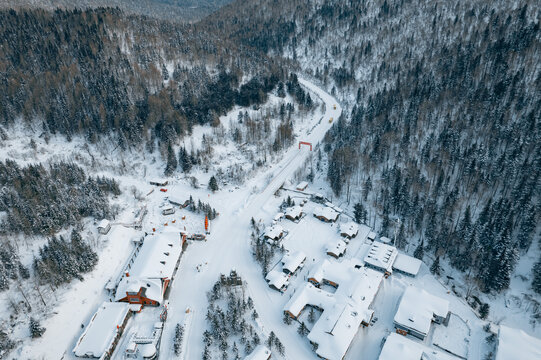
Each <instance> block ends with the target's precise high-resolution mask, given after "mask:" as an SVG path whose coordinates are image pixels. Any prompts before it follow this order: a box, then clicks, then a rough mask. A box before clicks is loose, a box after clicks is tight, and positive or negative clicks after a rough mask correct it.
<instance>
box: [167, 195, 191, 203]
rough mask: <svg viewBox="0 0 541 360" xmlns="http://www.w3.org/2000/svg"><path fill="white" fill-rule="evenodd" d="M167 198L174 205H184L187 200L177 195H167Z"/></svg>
mask: <svg viewBox="0 0 541 360" xmlns="http://www.w3.org/2000/svg"><path fill="white" fill-rule="evenodd" d="M167 200H168V201H169V202H170V203H171V204H173V205H182V204H184V203H185V202H186V200H183V199H182V198H180V197H178V196H175V195H169V196H168V197H167Z"/></svg>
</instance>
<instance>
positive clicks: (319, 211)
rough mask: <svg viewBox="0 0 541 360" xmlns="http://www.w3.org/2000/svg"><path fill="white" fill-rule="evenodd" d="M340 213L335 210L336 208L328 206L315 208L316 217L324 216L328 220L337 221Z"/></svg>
mask: <svg viewBox="0 0 541 360" xmlns="http://www.w3.org/2000/svg"><path fill="white" fill-rule="evenodd" d="M338 215H339V213H338V212H337V211H335V210H334V209H331V208H330V207H328V206H325V207H323V206H316V207H315V208H314V216H315V217H323V218H325V219H327V220H331V221H336V219H337V218H338Z"/></svg>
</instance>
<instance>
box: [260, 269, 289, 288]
mask: <svg viewBox="0 0 541 360" xmlns="http://www.w3.org/2000/svg"><path fill="white" fill-rule="evenodd" d="M288 279H289V277H288V276H287V275H286V274H285V273H283V272H282V271H278V270H271V271H269V273H268V274H267V276H266V277H265V280H267V282H268V283H269V285H272V286H274V287H275V288H276V289H278V290H280V289H281V288H282V287H283V286H285V285H287V284H288Z"/></svg>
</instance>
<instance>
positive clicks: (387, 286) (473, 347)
mask: <svg viewBox="0 0 541 360" xmlns="http://www.w3.org/2000/svg"><path fill="white" fill-rule="evenodd" d="M299 81H300V82H301V84H302V85H303V86H305V87H306V88H307V89H308V90H309V91H311V92H312V93H313V94H314V95H316V96H317V97H319V98H320V99H321V101H322V102H323V103H324V104H325V107H324V110H323V109H322V108H318V109H317V110H316V111H314V112H313V113H312V114H311V115H310V116H309V117H308V118H306V119H304V120H302V121H299V122H298V123H297V124H296V127H295V133H296V134H297V138H296V140H297V141H306V142H311V143H312V144H313V145H314V146H316V145H317V144H318V143H319V142H320V141H321V140H322V139H323V137H324V135H325V133H326V132H327V130H328V129H329V128H330V127H331V125H332V124H331V123H330V122H329V121H328V120H329V119H330V118H331V117H333V118H334V119H337V118H338V117H339V115H340V113H341V108H340V105H339V104H338V103H337V102H336V100H335V99H334V98H333V97H332V96H330V95H329V94H327V93H326V92H324V91H323V90H321V89H320V88H318V87H317V86H316V85H314V84H313V83H311V82H309V81H307V80H303V79H299ZM272 101H274V100H272ZM335 105H336V106H335ZM241 110H242V109H238V108H237V109H235V110H234V111H232V112H230V113H229V114H228V115H227V116H226V117H224V118H222V123H223V124H224V129H223V131H228V126H230V125H229V124H231V123H232V121H234V119H235V117H236V116H237V114H238V112H239V111H241ZM242 111H243V110H242ZM216 131H222V130H220V129H218V130H217V129H213V128H210V127H200V128H196V129H195V131H194V134H193V139H194V140H189V141H187V142H189V143H186V144H185V145H186V147H187V148H189V149H191V148H192V147H194V148H197V146H199V144H200V142H201V141H200V139H201V138H202V137H203V135H204V134H210V133H212V132H216ZM10 141H11V142H13V143H8V144H7V145H6V144H3V146H5V148H8V149H10V150H8V151H5V152H0V154H1V155H0V160H4V159H5V158H13V159H15V160H17V161H20V162H22V163H24V162H31V161H47V160H53V159H55V158H66V159H70V160H74V161H76V162H78V163H82V164H84V165H86V166H85V167H86V168H87V169H88V170H92V169H95V171H96V172H97V173H98V174H100V175H101V174H105V175H110V174H124V175H120V176H117V175H115V178H117V179H118V180H119V182H120V184H121V186H122V189H123V194H122V195H121V197H120V198H119V199H116V200H115V201H116V202H117V203H118V205H119V207H120V208H121V209H122V211H121V213H120V215H119V216H118V217H117V219H115V220H114V223H117V225H114V226H113V228H112V230H111V232H109V234H107V235H106V236H102V237H98V236H97V235H96V232H95V229H94V225H93V223H92V221H90V220H87V221H86V222H85V226H86V229H87V232H88V233H89V234H90V235H92V236H93V237H94V238H95V242H96V248H97V249H98V250H99V263H98V265H97V266H96V268H95V269H94V270H93V271H92V272H91V273H89V274H87V275H86V276H85V279H84V281H83V282H81V281H78V280H75V281H74V282H73V283H72V284H71V285H69V286H67V287H66V288H64V289H58V290H57V291H56V292H55V293H52V294H51V296H57V297H58V298H57V299H56V300H55V301H52V305H53V306H52V309H50V311H49V314H48V317H47V319H46V320H45V321H43V323H42V325H43V326H44V327H45V328H47V331H46V332H45V333H44V334H43V337H41V338H39V339H35V340H30V339H27V340H24V341H23V342H22V343H21V344H19V346H18V348H17V349H16V350H15V351H14V352H13V353H12V354H11V357H12V358H17V359H39V358H46V359H61V358H64V359H70V358H73V355H72V353H71V351H72V349H73V346H74V344H75V341H76V340H77V338H78V337H79V336H80V334H81V331H82V329H81V325H83V324H87V323H88V320H89V318H90V317H91V316H92V314H93V313H94V312H95V310H96V308H97V307H98V305H99V304H100V303H101V302H103V301H108V300H109V295H108V294H107V292H106V291H105V290H104V286H105V284H106V283H107V282H108V280H109V279H114V278H115V277H116V276H118V274H120V273H121V272H122V270H123V268H124V265H125V263H126V261H127V259H128V257H129V256H130V253H131V251H132V249H133V247H134V244H133V242H132V241H131V240H132V239H134V238H136V239H137V238H140V237H141V236H142V235H143V234H144V231H152V229H155V231H156V232H160V231H163V230H164V229H165V228H166V227H168V228H170V227H172V226H174V227H176V228H178V229H181V230H184V228H185V229H186V230H187V231H189V232H201V231H202V229H203V215H201V214H194V213H191V212H189V211H188V210H185V209H183V210H179V209H177V211H176V213H175V214H173V215H162V214H161V209H162V208H163V206H164V205H165V204H166V200H165V197H166V196H175V197H178V198H181V199H187V198H189V196H190V195H192V196H193V198H194V200H195V201H196V202H197V200H198V199H200V200H201V201H203V202H205V203H209V204H210V205H211V206H212V207H213V208H215V209H216V210H217V212H218V213H219V216H218V217H217V218H216V219H215V220H213V221H212V222H211V224H210V232H211V234H210V235H209V236H208V237H207V241H202V242H190V243H189V245H188V247H187V250H186V251H185V252H184V253H183V255H182V258H181V262H180V267H179V269H178V272H177V274H176V277H175V279H174V281H173V282H172V284H171V288H170V291H169V304H168V318H167V321H166V323H165V327H164V329H163V337H162V341H161V350H160V358H161V359H169V358H172V357H173V352H172V349H173V339H174V333H175V326H176V325H177V324H178V323H180V324H184V326H185V332H184V342H183V347H182V357H183V358H185V359H198V358H201V354H202V352H203V343H202V338H203V336H202V334H203V332H204V331H205V330H206V329H207V322H206V319H205V314H206V310H207V305H208V300H207V296H206V293H207V292H208V291H209V290H210V287H211V286H212V285H213V284H214V283H215V282H216V280H217V279H218V278H219V276H220V274H229V272H230V270H231V269H235V270H236V271H237V273H238V274H239V275H240V277H241V278H242V279H243V281H244V283H245V291H246V295H247V296H250V297H251V298H252V299H253V300H254V303H255V309H256V310H257V312H258V314H259V319H258V325H259V326H260V329H259V330H260V331H261V333H263V334H264V335H265V336H267V335H268V334H269V333H270V332H271V331H273V332H274V333H275V334H276V336H277V337H278V338H279V339H280V341H281V342H282V343H283V345H284V346H285V358H287V359H316V358H317V357H316V355H315V353H314V352H313V350H312V347H311V345H310V343H309V342H308V340H307V339H306V337H301V336H300V335H299V334H298V333H297V326H296V323H293V324H294V325H286V324H284V323H283V322H282V318H283V307H284V305H285V303H286V302H287V301H288V300H289V299H290V297H291V296H292V295H293V293H294V292H295V291H296V289H298V288H299V287H300V286H303V284H304V283H305V282H306V277H307V275H308V274H310V271H311V270H313V268H314V267H315V266H317V264H319V263H320V261H321V260H322V259H324V258H329V257H328V255H326V254H325V249H326V246H327V245H328V244H329V243H331V242H333V241H336V240H337V239H339V238H340V236H339V233H338V224H332V223H324V222H321V221H320V220H318V219H316V218H314V217H313V216H312V212H313V210H314V208H315V207H316V206H318V205H317V204H315V203H313V202H308V203H307V204H306V205H305V206H304V208H303V211H304V212H305V217H304V218H302V219H301V220H300V221H299V222H298V223H294V222H291V221H289V220H286V219H282V220H281V221H280V224H281V225H282V226H283V227H284V228H285V229H286V230H288V236H287V238H286V239H285V240H284V242H283V244H284V247H285V248H286V249H288V250H290V251H302V252H304V253H305V254H306V256H307V259H306V265H305V266H304V267H303V268H302V269H301V270H300V271H298V272H297V273H296V274H295V275H294V276H293V277H292V278H291V280H290V285H289V287H288V289H287V291H286V292H285V293H283V294H282V293H279V292H277V291H275V290H272V289H270V288H269V287H268V285H267V283H266V281H265V279H264V276H263V275H262V274H261V271H260V267H259V264H257V263H256V262H255V260H254V259H253V256H252V253H251V250H252V248H251V245H250V241H251V238H250V235H251V227H250V221H251V219H252V218H254V219H255V220H256V222H258V223H261V225H262V228H264V227H265V225H269V224H270V223H271V220H272V219H273V218H274V216H275V215H276V213H277V212H278V207H279V205H280V204H281V202H282V201H283V199H284V197H285V196H287V195H291V197H292V198H293V200H295V201H296V202H297V203H299V201H300V200H301V198H306V196H305V195H302V194H298V193H293V192H289V191H285V190H280V191H279V195H278V196H276V195H275V194H278V192H277V191H278V190H279V189H280V187H281V186H282V185H284V184H285V187H287V188H293V187H294V185H295V184H296V181H295V179H294V178H295V175H296V172H297V171H298V169H299V168H301V167H303V166H304V164H305V161H306V160H307V159H308V157H309V155H310V151H309V149H308V148H307V147H302V148H301V149H299V148H298V146H297V143H295V144H294V145H293V146H292V147H291V148H290V149H288V150H287V151H286V152H284V153H283V154H281V157H277V158H276V159H275V160H276V162H275V163H272V165H270V166H269V167H268V168H264V169H259V170H258V171H253V172H251V173H250V176H249V177H248V178H247V179H246V181H245V183H244V184H242V185H241V186H238V187H236V186H234V185H228V186H226V187H224V188H223V189H222V190H220V191H218V192H216V193H211V192H209V191H208V190H207V189H206V186H203V187H200V188H198V189H194V188H192V187H191V186H190V184H189V180H188V179H184V178H180V177H177V178H173V179H171V180H172V181H171V184H170V185H168V186H167V187H166V188H167V193H163V192H160V191H159V188H155V187H152V186H150V185H149V184H148V179H150V178H153V177H155V176H159V175H161V172H162V171H163V163H161V162H160V161H158V160H157V158H159V155H148V154H147V155H145V154H144V153H141V154H132V156H131V158H130V159H125V158H123V156H125V155H123V154H120V153H118V152H115V151H112V149H111V148H109V147H107V145H106V142H105V141H104V142H103V144H100V146H101V145H102V146H103V148H102V150H101V153H100V154H99V155H98V154H96V157H95V158H97V159H100V158H101V159H104V160H103V161H102V162H100V161H99V160H97V159H95V158H94V157H93V156H91V155H92V154H91V151H89V148H88V147H87V146H86V145H85V144H84V142H82V141H80V140H78V139H75V140H74V141H73V143H72V144H71V145H70V148H71V150H72V151H69V152H66V151H65V150H64V149H63V146H66V145H65V142H63V141H62V140H61V139H59V138H53V139H52V140H51V142H50V143H49V144H48V145H46V144H45V143H44V142H43V143H40V142H38V146H37V150H32V149H29V148H26V149H22V148H21V146H20V145H19V146H18V147H17V146H16V144H15V142H16V140H15V139H13V140H10ZM10 146H11V148H10ZM217 146H218V147H219V146H221V148H220V149H218V150H217V154H219V155H218V156H217V157H216V159H214V161H215V163H214V164H212V166H213V168H216V167H219V166H228V165H229V164H232V163H235V162H236V161H240V162H243V163H245V162H246V158H243V155H242V154H240V153H239V152H238V151H237V149H235V146H234V145H232V144H227V143H224V144H217ZM49 149H50V151H48V150H49ZM60 154H65V155H60ZM115 156H117V157H118V158H116V159H115ZM114 163H117V165H113V164H114ZM248 165H250V164H248ZM249 167H251V166H249ZM195 176H196V177H197V179H198V181H199V183H200V184H206V183H207V182H208V178H209V177H210V176H211V173H210V172H209V173H205V172H204V171H199V172H197V173H196V174H195ZM320 180H321V178H320ZM132 188H134V189H135V191H133V192H132V191H131V189H132ZM307 191H309V192H321V193H323V194H324V195H325V196H327V197H329V198H330V192H329V191H328V190H327V187H326V185H325V184H324V183H323V182H321V181H319V182H318V183H317V185H309V187H308V190H307ZM136 193H139V194H138V196H137V197H138V198H139V199H137V198H136V196H135V195H134V194H136ZM142 204H146V207H147V210H148V215H147V216H146V217H145V218H144V220H143V224H142V228H143V230H142V231H137V230H134V229H132V228H127V227H125V226H123V225H121V224H129V223H131V222H133V221H134V218H135V217H136V211H137V210H138V209H139V208H140V206H141V205H142ZM336 205H338V206H340V207H342V204H341V203H338V204H336ZM345 217H346V216H345V215H341V218H340V219H339V221H349V220H350V219H346V218H345ZM173 221H174V222H173ZM166 224H167V225H166ZM367 229H368V228H366V229H364V228H362V230H361V231H360V232H359V236H358V237H357V238H354V239H352V240H351V242H350V243H349V244H348V245H347V252H346V254H345V258H346V259H350V258H357V259H362V258H364V254H366V252H367V251H368V248H369V244H367V243H365V241H364V238H365V237H366V235H367V231H365V230H367ZM90 235H89V236H90ZM38 243H39V242H38ZM34 247H35V245H34ZM34 251H35V250H34ZM30 252H31V251H30ZM27 253H28V252H27ZM30 258H31V257H30ZM338 261H342V259H340V260H338ZM516 281H518V280H516V279H515V280H513V284H514V283H515V282H516ZM513 284H512V285H513ZM409 285H415V286H417V287H420V288H423V289H425V290H427V291H428V292H430V293H432V294H434V295H436V296H440V297H443V298H445V299H446V300H448V301H449V302H450V310H451V311H452V312H453V313H454V314H456V316H457V317H458V318H460V320H461V321H462V322H461V323H460V324H461V325H460V328H461V329H462V330H461V331H459V332H458V331H457V332H456V334H462V335H463V334H464V332H465V331H463V328H466V329H468V330H469V331H468V334H469V338H468V339H467V340H468V342H467V343H466V342H464V339H459V338H456V339H455V338H453V336H456V335H455V334H454V333H450V332H446V331H445V330H447V329H446V328H443V325H434V326H437V327H438V329H437V334H434V331H432V332H431V334H429V337H428V339H427V340H426V341H425V342H424V345H426V346H429V347H430V346H433V345H432V342H433V341H434V338H437V340H438V342H439V343H442V342H446V343H449V342H453V341H454V340H455V343H456V344H460V343H462V344H464V343H466V344H467V345H466V347H467V350H468V359H472V360H477V359H479V360H481V359H484V356H485V355H486V353H487V352H488V350H489V346H488V345H487V344H486V343H485V340H484V338H485V337H486V336H487V333H485V332H484V331H483V329H482V327H483V325H484V324H485V322H484V321H482V320H479V319H478V317H477V316H476V315H475V313H474V312H473V311H472V310H471V309H470V308H469V306H468V305H467V304H465V303H464V302H463V301H462V300H461V299H460V298H458V297H456V296H455V295H454V294H453V293H452V292H451V291H450V290H449V289H448V286H446V285H444V284H442V283H441V282H440V281H439V280H438V279H436V278H435V277H434V276H432V275H431V274H430V272H429V271H428V269H427V267H426V266H425V265H423V266H422V267H421V270H420V272H419V274H418V276H417V277H416V278H411V277H407V276H403V275H400V274H396V273H395V274H393V275H392V276H390V277H389V278H388V279H384V281H383V284H382V287H381V289H380V291H379V293H378V295H377V297H376V300H375V302H374V310H375V315H374V316H375V317H377V321H375V323H374V324H373V325H371V326H369V327H367V328H361V329H360V330H359V332H358V334H357V335H356V337H355V338H354V340H353V342H352V344H351V347H350V349H349V351H348V352H347V354H346V359H359V358H362V359H374V360H375V359H377V357H378V356H379V353H380V351H381V344H382V339H384V338H385V337H386V336H387V335H388V334H389V333H390V332H393V331H394V328H393V318H394V315H395V313H396V310H397V308H398V304H399V302H400V298H401V296H402V294H403V292H404V289H405V288H406V287H407V286H409ZM519 288H520V287H519ZM5 294H6V293H4V294H3V295H2V294H0V295H1V296H2V298H0V301H3V302H2V303H0V305H2V306H6V307H7V306H8V300H9V299H8V296H7V295H5ZM10 296H11V295H10ZM187 309H190V311H189V312H187V311H186V310H187ZM496 309H497V311H498V312H499V313H500V314H502V315H501V316H502V317H504V318H503V319H502V320H503V322H504V323H506V322H507V321H508V323H509V324H510V325H512V326H514V327H521V328H523V329H525V330H527V331H528V332H530V333H532V334H534V335H536V336H538V337H539V335H540V334H539V329H535V330H534V331H533V332H532V330H531V328H530V327H528V326H526V324H525V323H523V322H524V321H525V320H524V319H525V315H520V314H514V313H513V312H512V311H509V310H508V309H507V310H506V309H504V308H500V307H498V306H496ZM159 313H160V310H158V309H155V310H153V309H149V310H148V311H146V310H143V312H142V313H141V314H136V315H135V317H134V318H132V319H131V320H130V323H129V324H128V328H127V330H126V332H125V335H124V338H123V340H121V341H120V343H119V347H120V348H122V347H123V346H124V345H125V342H126V337H128V336H130V334H131V333H133V332H134V331H135V330H137V329H140V331H145V329H147V328H148V329H150V328H151V326H152V324H153V322H154V321H156V317H157V316H158V315H159ZM504 314H509V315H508V316H509V318H508V320H506V319H507V318H506V317H505V316H506V315H504ZM5 321H7V320H5ZM147 325H148V326H147ZM18 326H19V328H18V329H19V330H17V331H18V337H19V338H23V337H24V336H23V335H22V333H23V331H24V330H23V328H24V327H23V325H18ZM457 326H458V325H457ZM433 330H434V327H433ZM462 335H461V336H462ZM462 337H463V336H462ZM413 341H418V340H413ZM117 355H118V354H117ZM117 355H115V356H117ZM118 356H120V355H118ZM273 356H274V355H273Z"/></svg>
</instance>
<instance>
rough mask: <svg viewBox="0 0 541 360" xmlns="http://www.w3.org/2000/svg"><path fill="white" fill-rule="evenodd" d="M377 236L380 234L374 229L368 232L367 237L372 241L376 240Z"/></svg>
mask: <svg viewBox="0 0 541 360" xmlns="http://www.w3.org/2000/svg"><path fill="white" fill-rule="evenodd" d="M377 236H378V234H376V233H375V232H374V231H370V232H369V233H368V236H367V239H368V240H370V241H374V240H376V237H377Z"/></svg>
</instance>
